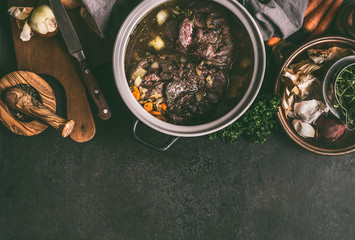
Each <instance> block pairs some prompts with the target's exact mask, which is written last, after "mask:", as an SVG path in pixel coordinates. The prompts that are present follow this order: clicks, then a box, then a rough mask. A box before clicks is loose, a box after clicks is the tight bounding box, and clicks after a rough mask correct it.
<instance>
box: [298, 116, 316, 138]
mask: <svg viewBox="0 0 355 240" xmlns="http://www.w3.org/2000/svg"><path fill="white" fill-rule="evenodd" d="M292 126H293V128H294V129H295V130H296V132H297V133H298V134H299V135H300V136H301V137H304V138H313V137H314V136H315V134H316V131H315V130H314V128H313V127H312V126H311V124H309V123H305V122H302V121H301V120H298V119H295V120H293V121H292Z"/></svg>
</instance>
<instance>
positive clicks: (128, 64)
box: [125, 0, 254, 125]
mask: <svg viewBox="0 0 355 240" xmlns="http://www.w3.org/2000/svg"><path fill="white" fill-rule="evenodd" d="M197 2H199V1H188V0H180V1H177V0H175V1H170V2H168V3H165V4H162V5H160V6H159V7H157V8H155V9H154V10H152V11H151V12H150V13H148V14H147V15H146V16H145V17H143V19H142V20H141V21H140V23H139V24H138V25H137V26H136V28H135V30H134V31H133V32H132V34H131V37H130V41H129V44H128V48H127V52H126V56H125V71H126V76H131V74H132V72H133V71H134V69H135V68H136V67H137V64H138V63H139V62H140V61H141V60H142V59H144V58H146V57H147V56H150V55H155V54H157V52H155V50H154V49H153V48H149V47H148V43H149V42H150V41H151V40H152V39H154V38H155V37H156V36H157V35H159V36H160V37H161V38H162V39H163V40H164V38H165V36H164V33H163V32H164V31H163V27H164V25H162V26H159V25H158V24H157V21H156V15H157V13H158V12H159V11H160V10H162V9H174V10H177V11H179V12H180V15H179V16H177V15H172V16H170V17H171V18H181V14H183V15H185V16H186V15H188V14H191V13H193V9H192V8H191V7H190V6H191V5H192V4H193V3H197ZM206 2H209V3H211V4H213V5H215V6H216V8H218V9H219V10H220V11H221V12H222V13H223V14H224V17H225V18H226V20H227V21H228V24H229V27H230V30H231V34H232V39H233V44H234V52H233V58H232V62H233V63H232V65H231V68H230V69H229V70H228V71H227V73H228V85H227V88H226V90H225V93H224V94H223V97H222V98H221V99H220V101H219V103H217V105H216V107H215V108H214V110H213V111H211V112H210V113H209V114H206V115H204V117H203V119H199V120H198V121H195V122H192V123H188V124H186V123H184V125H196V124H201V123H206V122H210V121H212V120H214V119H217V118H218V117H220V116H223V115H225V114H226V113H227V112H229V111H230V110H231V109H232V108H234V107H235V106H236V105H237V104H238V102H239V101H240V99H241V98H242V97H243V96H244V94H245V92H246V90H247V88H248V86H249V84H250V79H251V76H252V72H253V68H254V65H253V64H254V58H253V49H252V44H251V39H250V37H249V34H248V32H247V30H246V28H245V27H244V26H243V24H242V23H241V21H240V20H239V19H238V18H237V17H236V16H235V15H234V14H233V13H232V12H231V11H230V10H228V9H226V8H225V7H224V6H222V5H220V4H218V3H215V2H213V1H206ZM159 54H161V55H164V54H166V55H169V54H176V44H174V43H172V42H170V41H165V48H164V49H162V50H161V51H159ZM127 80H128V79H127Z"/></svg>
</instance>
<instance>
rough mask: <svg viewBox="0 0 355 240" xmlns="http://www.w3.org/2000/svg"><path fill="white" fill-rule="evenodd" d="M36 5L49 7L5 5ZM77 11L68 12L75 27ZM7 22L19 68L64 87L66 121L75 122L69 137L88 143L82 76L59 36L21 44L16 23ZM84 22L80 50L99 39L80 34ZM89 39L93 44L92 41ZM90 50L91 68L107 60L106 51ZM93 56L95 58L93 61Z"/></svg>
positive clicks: (22, 0) (90, 129) (19, 0)
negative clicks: (67, 119)
mask: <svg viewBox="0 0 355 240" xmlns="http://www.w3.org/2000/svg"><path fill="white" fill-rule="evenodd" d="M39 4H48V1H38V0H27V1H26V0H9V1H8V6H38V5H39ZM78 11H79V10H78V9H73V10H70V11H68V14H69V16H70V17H71V20H72V22H73V25H74V27H75V26H76V25H78V24H75V23H76V22H80V21H79V20H81V19H80V16H79V15H78V14H79V13H78ZM73 16H74V17H73ZM73 19H74V21H73ZM10 21H11V27H12V35H13V42H14V47H15V53H16V59H17V65H18V68H19V69H20V70H28V71H32V72H36V73H38V74H47V75H50V76H52V77H54V78H56V79H57V80H58V81H59V82H60V83H61V84H62V85H63V87H64V89H65V92H66V96H67V115H68V116H67V117H68V118H69V119H72V120H74V121H75V127H74V130H73V132H72V133H71V135H70V137H71V138H72V139H73V140H74V141H76V142H87V141H89V140H91V139H92V138H93V137H94V135H95V132H96V127H95V122H94V119H93V116H92V113H91V109H90V105H89V102H88V98H87V95H86V89H85V87H84V85H83V83H82V79H81V78H82V76H81V74H80V71H79V69H78V66H77V65H76V64H75V63H74V60H73V58H72V57H71V56H70V54H69V52H68V49H67V47H66V45H65V42H64V40H63V38H62V36H61V35H60V33H58V34H57V35H56V36H54V37H51V38H41V37H38V36H34V37H32V38H31V40H30V41H28V42H23V41H22V40H21V39H20V38H19V36H20V33H21V30H20V29H19V28H18V27H17V24H16V21H15V19H14V18H12V17H11V18H10ZM83 21H84V20H82V22H80V23H79V26H80V28H81V30H80V31H79V32H80V33H81V34H85V37H83V36H81V37H80V35H79V38H80V40H82V39H84V40H85V41H84V42H85V44H83V46H86V47H89V45H88V42H92V43H93V44H98V41H99V40H97V38H98V37H97V36H93V35H95V34H94V33H92V32H91V33H90V30H83V29H84V28H85V26H86V24H84V23H83ZM86 28H87V29H89V27H88V26H86ZM88 35H90V36H88ZM86 36H88V37H86ZM88 38H89V39H88ZM91 39H94V40H92V41H91ZM90 49H96V50H92V51H89V53H88V56H90V57H91V59H96V60H95V61H94V63H92V64H93V66H95V65H97V64H100V63H104V62H105V61H107V59H108V58H107V57H105V56H106V55H107V54H102V53H103V52H104V53H105V52H107V51H101V54H100V52H99V51H97V49H98V48H97V47H92V48H90ZM84 51H85V49H84ZM95 56H98V57H97V58H96V57H95Z"/></svg>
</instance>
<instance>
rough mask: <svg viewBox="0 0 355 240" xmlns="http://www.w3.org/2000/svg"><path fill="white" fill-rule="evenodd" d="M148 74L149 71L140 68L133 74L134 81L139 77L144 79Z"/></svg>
mask: <svg viewBox="0 0 355 240" xmlns="http://www.w3.org/2000/svg"><path fill="white" fill-rule="evenodd" d="M146 73H147V70H145V69H143V68H138V69H137V70H136V71H135V72H134V73H133V74H132V78H133V79H137V77H140V78H142V77H144V75H145V74H146Z"/></svg>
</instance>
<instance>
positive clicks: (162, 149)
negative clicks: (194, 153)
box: [132, 119, 179, 152]
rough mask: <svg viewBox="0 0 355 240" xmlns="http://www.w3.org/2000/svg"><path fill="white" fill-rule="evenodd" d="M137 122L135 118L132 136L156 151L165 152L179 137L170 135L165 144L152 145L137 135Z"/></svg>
mask: <svg viewBox="0 0 355 240" xmlns="http://www.w3.org/2000/svg"><path fill="white" fill-rule="evenodd" d="M139 122H140V121H139V120H138V119H137V121H136V122H135V123H134V125H133V131H132V132H133V137H134V139H136V140H137V141H138V142H139V143H141V144H143V145H144V146H146V147H149V148H152V149H154V150H156V151H160V152H165V151H166V150H168V149H169V148H170V147H171V146H172V145H173V144H174V143H175V142H176V141H177V140H178V139H179V137H174V136H171V138H170V140H169V141H168V142H167V143H166V144H164V145H162V146H157V145H154V144H152V143H149V142H146V141H144V140H143V139H142V138H140V137H139V136H138V135H137V126H138V123H139Z"/></svg>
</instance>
